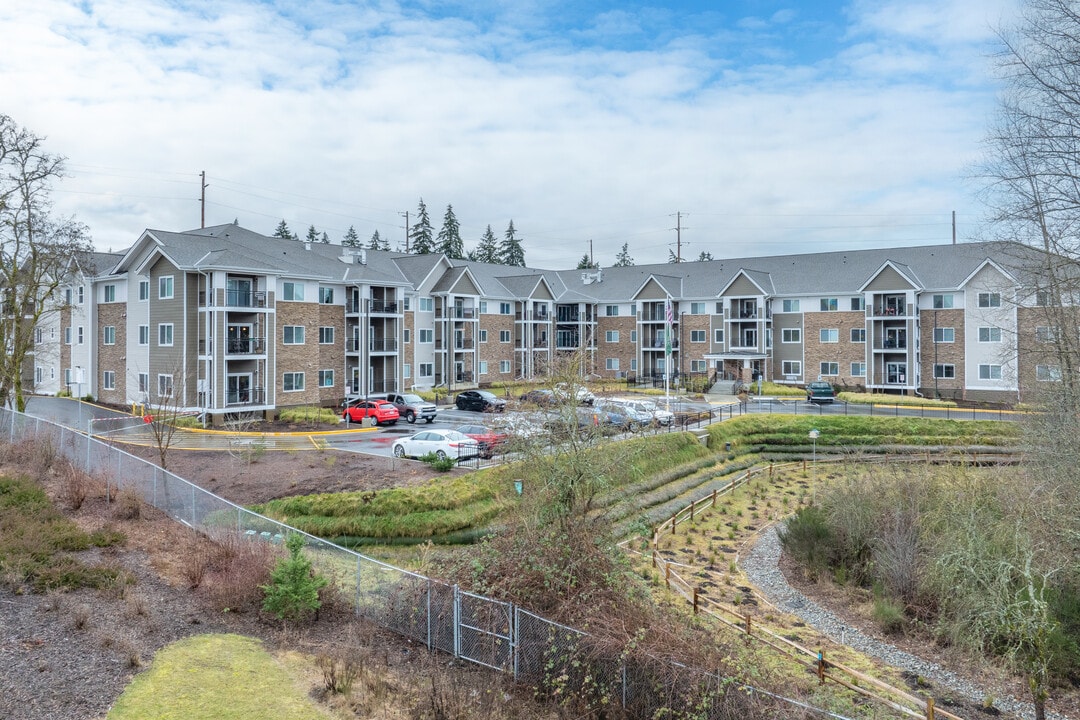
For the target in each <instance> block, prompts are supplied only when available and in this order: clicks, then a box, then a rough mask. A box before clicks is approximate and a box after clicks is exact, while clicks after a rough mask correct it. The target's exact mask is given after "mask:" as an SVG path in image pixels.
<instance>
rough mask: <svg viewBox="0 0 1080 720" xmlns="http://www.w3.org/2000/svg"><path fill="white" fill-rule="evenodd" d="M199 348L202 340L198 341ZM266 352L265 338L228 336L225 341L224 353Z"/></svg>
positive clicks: (252, 353) (256, 353)
mask: <svg viewBox="0 0 1080 720" xmlns="http://www.w3.org/2000/svg"><path fill="white" fill-rule="evenodd" d="M199 345H200V350H201V345H202V341H200V342H199ZM265 352H266V338H261V337H260V338H242V339H241V338H230V339H228V340H226V341H225V354H226V355H262V354H263V353H265Z"/></svg>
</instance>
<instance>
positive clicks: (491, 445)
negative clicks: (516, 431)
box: [454, 425, 510, 458]
mask: <svg viewBox="0 0 1080 720" xmlns="http://www.w3.org/2000/svg"><path fill="white" fill-rule="evenodd" d="M454 429H455V430H457V431H458V432H459V433H461V434H462V435H466V436H468V437H470V438H472V439H473V440H475V441H476V444H477V445H478V449H479V451H480V457H482V458H489V457H491V456H493V455H494V454H495V451H496V449H497V448H498V447H499V446H500V445H504V444H506V441H507V440H509V439H510V435H508V434H507V433H504V432H499V431H498V430H496V429H495V428H492V427H488V426H487V425H458V426H457V427H456V428H454Z"/></svg>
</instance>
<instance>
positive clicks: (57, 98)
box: [0, 0, 1016, 268]
mask: <svg viewBox="0 0 1080 720" xmlns="http://www.w3.org/2000/svg"><path fill="white" fill-rule="evenodd" d="M1015 13H1016V5H1015V0H925V1H924V0H876V1H872V0H849V1H847V2H838V1H832V0H787V1H782V0H730V1H725V0H714V2H676V1H671V0H669V1H667V2H664V3H663V4H660V3H656V4H654V5H651V4H648V3H642V2H637V1H633V2H613V1H610V0H472V1H469V0H445V1H444V0H417V1H415V2H414V1H411V0H410V1H404V2H395V1H394V0H372V1H371V2H362V1H360V0H339V1H338V2H333V1H330V0H262V1H257V2H256V1H250V2H249V1H245V0H213V1H211V0H81V1H80V2H68V1H65V0H10V1H9V2H3V3H0V37H2V38H3V51H2V52H0V113H4V114H8V115H10V116H12V117H13V118H14V119H15V120H16V122H18V123H19V124H21V125H24V126H26V127H28V128H29V129H31V130H33V131H34V132H36V133H37V134H39V135H44V136H47V137H48V142H47V147H48V149H49V150H51V151H53V152H55V153H58V154H62V155H64V156H66V157H67V158H68V175H69V177H67V178H66V179H65V180H64V181H63V182H62V183H60V184H59V185H58V186H57V187H56V191H55V194H54V199H55V202H56V208H57V210H59V211H61V212H63V213H65V214H74V215H76V216H77V217H78V219H80V220H81V221H83V222H85V223H86V224H87V225H88V226H89V227H90V230H91V233H92V235H93V238H94V241H95V244H96V245H97V247H98V248H99V249H110V248H112V249H120V248H124V247H127V246H128V245H130V244H131V243H132V242H133V241H134V240H135V239H136V237H137V235H138V234H139V233H140V232H141V231H142V230H143V229H144V228H146V227H151V228H161V229H167V230H182V229H189V228H193V227H198V226H199V224H200V214H199V209H200V208H199V202H198V198H199V173H200V171H205V172H206V178H207V183H208V185H209V187H208V188H207V191H206V197H207V203H206V223H207V224H208V225H211V224H217V223H223V222H232V221H233V220H234V219H237V220H239V222H240V224H242V225H244V226H246V227H249V228H252V229H254V230H257V231H261V232H264V233H267V234H270V233H271V232H272V231H273V229H274V227H275V226H276V225H277V223H278V222H279V221H280V220H281V219H285V220H286V222H287V223H288V224H289V226H290V227H291V228H292V230H293V231H294V232H297V233H299V234H301V235H303V234H304V233H305V231H306V229H307V228H308V226H309V225H312V224H313V225H315V226H316V228H317V229H318V230H319V231H320V233H321V232H324V231H325V232H326V233H327V234H328V235H329V237H330V238H331V240H332V241H334V242H340V240H341V237H342V236H343V235H344V234H345V232H346V230H347V229H348V227H349V226H350V225H353V226H355V227H356V230H357V232H358V233H359V234H360V236H361V238H362V239H364V240H365V241H366V240H367V239H368V238H370V237H371V234H372V233H373V232H374V231H375V230H376V229H377V230H378V231H379V233H380V235H382V236H384V237H385V236H389V237H390V238H391V240H392V242H395V243H397V242H403V239H404V223H405V218H404V217H403V215H404V213H405V212H406V211H409V213H410V217H411V218H414V217H415V213H416V210H417V206H418V204H419V200H420V198H421V197H422V198H423V200H424V202H425V203H426V204H427V207H428V211H429V213H430V215H431V221H432V224H433V226H434V228H435V231H436V232H437V231H438V229H439V228H440V227H441V224H442V218H443V214H444V212H445V211H446V207H447V205H448V204H452V205H453V208H454V211H455V214H456V215H457V218H458V220H459V222H460V223H461V230H462V236H463V238H464V239H465V243H466V247H471V246H473V245H475V243H476V241H477V240H478V239H479V238H480V236H481V234H482V233H483V232H484V229H485V227H486V226H487V225H489V224H490V225H491V226H492V228H493V230H494V231H495V233H496V234H497V235H500V236H501V234H502V233H503V231H504V230H505V229H506V226H507V224H508V222H509V221H510V220H511V219H513V221H514V225H515V226H516V228H517V229H518V233H519V236H520V237H521V238H523V240H524V244H525V251H526V260H527V262H528V264H530V265H533V266H537V267H555V268H561V267H573V266H574V265H575V264H576V263H577V261H578V260H579V259H580V258H581V257H582V255H583V253H584V252H585V251H587V249H588V247H589V243H590V240H591V241H592V243H593V246H594V252H595V256H596V259H597V260H598V261H599V262H601V263H602V264H605V265H606V264H610V263H611V262H613V260H614V257H615V254H616V252H617V251H618V250H619V248H620V247H621V246H622V244H623V243H628V245H629V250H630V254H631V255H632V256H633V257H634V259H635V260H636V261H637V262H638V263H639V264H641V263H646V262H663V261H665V260H666V259H667V257H668V252H669V250H672V249H674V247H675V240H676V231H675V228H676V225H681V226H682V228H683V230H682V233H681V237H682V240H683V243H684V244H683V255H684V256H685V257H692V258H696V257H697V256H698V255H699V254H700V253H701V252H703V251H707V252H710V253H711V254H712V255H713V256H714V257H717V258H721V257H734V256H745V255H749V254H769V255H771V254H781V253H789V252H805V251H816V250H844V249H853V248H860V247H880V246H885V245H922V244H931V243H943V242H950V241H951V238H952V224H951V213H952V212H953V211H956V214H957V223H958V236H959V239H960V240H961V241H964V240H968V239H975V238H977V236H978V233H979V232H980V231H981V229H982V228H981V227H980V223H981V218H982V215H983V211H982V208H981V206H980V205H979V204H978V202H977V200H976V199H975V198H974V193H975V190H976V189H977V184H975V183H974V182H972V181H971V180H967V179H965V178H966V177H967V176H968V175H969V174H970V172H969V170H968V169H969V167H970V166H971V163H972V162H974V161H975V160H976V159H977V158H978V157H979V153H980V152H981V147H982V146H981V142H982V138H983V135H984V133H985V131H986V128H987V124H988V122H989V121H990V119H991V118H992V116H993V113H994V110H995V102H996V92H997V90H998V86H997V83H996V81H995V80H994V77H993V60H992V55H993V53H994V51H995V50H996V47H997V46H996V44H995V30H996V29H998V28H1000V27H1002V26H1003V25H1006V24H1008V23H1010V22H1011V21H1012V20H1013V18H1014V16H1015ZM677 213H679V214H681V217H677V215H676V214H677Z"/></svg>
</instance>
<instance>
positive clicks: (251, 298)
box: [199, 290, 266, 308]
mask: <svg viewBox="0 0 1080 720" xmlns="http://www.w3.org/2000/svg"><path fill="white" fill-rule="evenodd" d="M202 296H203V293H199V301H200V304H202V300H203V297H202ZM225 306H226V307H243V308H264V307H266V291H264V290H254V291H252V290H226V291H225Z"/></svg>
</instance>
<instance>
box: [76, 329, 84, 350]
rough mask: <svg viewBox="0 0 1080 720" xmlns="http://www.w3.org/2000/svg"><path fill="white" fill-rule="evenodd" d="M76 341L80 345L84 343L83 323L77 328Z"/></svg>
mask: <svg viewBox="0 0 1080 720" xmlns="http://www.w3.org/2000/svg"><path fill="white" fill-rule="evenodd" d="M75 342H76V344H78V345H82V344H83V326H82V325H80V326H79V327H77V328H75Z"/></svg>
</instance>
